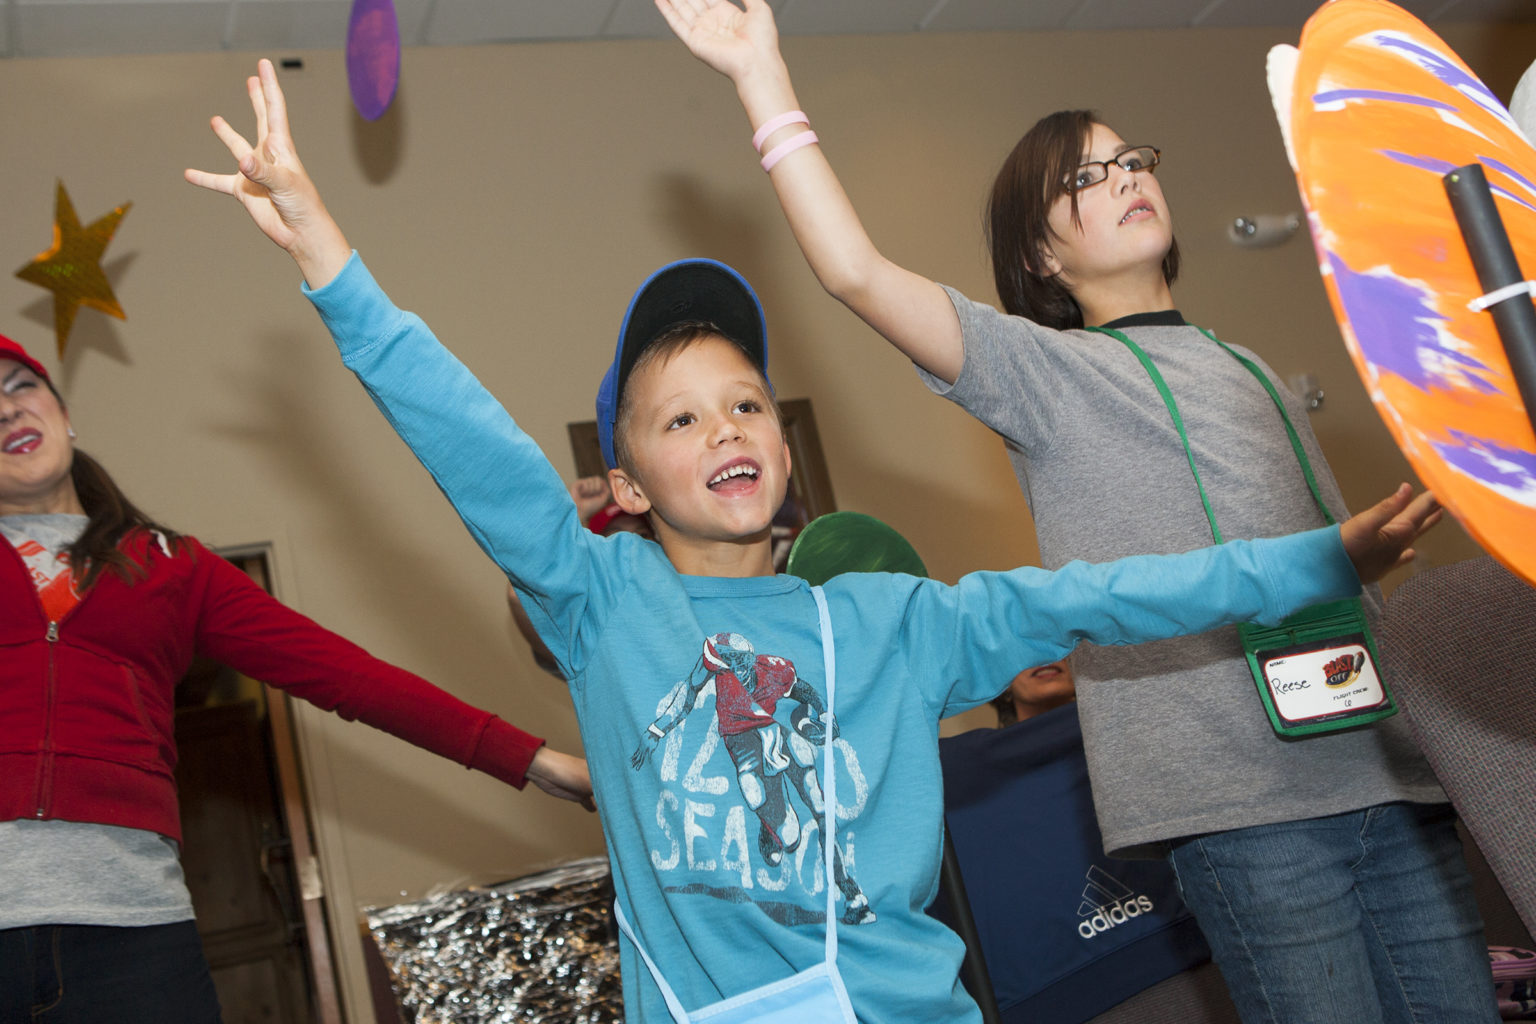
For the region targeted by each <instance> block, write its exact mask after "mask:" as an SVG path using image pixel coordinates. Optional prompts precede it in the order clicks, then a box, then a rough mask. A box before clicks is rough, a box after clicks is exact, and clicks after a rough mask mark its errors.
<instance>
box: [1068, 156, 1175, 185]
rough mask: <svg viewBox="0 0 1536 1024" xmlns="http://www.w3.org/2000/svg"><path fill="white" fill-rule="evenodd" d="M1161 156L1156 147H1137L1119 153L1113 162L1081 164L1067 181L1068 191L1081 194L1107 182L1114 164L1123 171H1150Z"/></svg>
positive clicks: (1100, 161)
mask: <svg viewBox="0 0 1536 1024" xmlns="http://www.w3.org/2000/svg"><path fill="white" fill-rule="evenodd" d="M1161 154H1162V150H1160V149H1158V148H1157V147H1156V146H1136V147H1133V148H1131V149H1127V150H1126V151H1125V152H1123V153H1117V154H1116V155H1115V157H1114V158H1113V159H1111V160H1090V161H1088V162H1087V163H1085V164H1079V165H1078V168H1077V170H1076V171H1074V172H1073V174H1072V177H1071V178H1069V179H1068V180H1067V191H1068V192H1081V191H1082V190H1083V189H1085V188H1092V187H1093V186H1095V185H1097V184H1098V183H1099V182H1101V181H1103V180H1105V179H1106V178H1108V177H1109V165H1110V164H1114V165H1115V166H1116V167H1119V168H1120V169H1121V170H1123V171H1132V172H1134V171H1150V170H1151V169H1152V168H1154V167H1156V166H1157V160H1158V157H1159V156H1160V155H1161Z"/></svg>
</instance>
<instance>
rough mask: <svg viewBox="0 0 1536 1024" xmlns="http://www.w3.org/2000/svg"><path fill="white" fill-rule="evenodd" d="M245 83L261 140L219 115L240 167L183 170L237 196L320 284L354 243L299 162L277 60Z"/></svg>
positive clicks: (264, 63) (313, 283)
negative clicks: (216, 171)
mask: <svg viewBox="0 0 1536 1024" xmlns="http://www.w3.org/2000/svg"><path fill="white" fill-rule="evenodd" d="M245 84H246V91H247V92H249V93H250V96H251V106H252V108H254V110H255V111H256V144H255V145H254V146H253V145H251V144H250V143H249V142H247V141H246V140H245V137H244V136H242V135H241V134H240V133H239V132H237V131H235V130H234V129H233V128H232V127H230V125H229V122H228V121H226V120H224V119H223V118H222V117H214V118H213V121H212V125H213V131H214V134H215V135H217V136H218V137H219V139H220V140H221V141H222V142H223V143H224V145H225V146H227V147H228V148H229V152H230V155H231V156H233V157H234V158H235V163H236V165H237V167H238V168H239V169H238V170H237V171H236V172H235V173H233V174H213V173H211V172H209V171H197V170H193V169H191V168H188V169H187V170H186V171H185V172H184V175H185V177H186V179H187V181H189V182H191V183H192V184H194V185H197V186H199V187H201V188H206V189H209V190H211V191H213V192H222V193H224V194H225V195H228V196H234V197H235V199H237V200H238V201H239V202H240V205H241V206H244V207H245V211H246V212H247V213H249V214H250V215H251V220H253V221H255V222H256V226H257V227H259V228H260V229H261V230H262V233H263V234H265V235H266V236H267V237H268V238H270V239H272V241H274V242H276V243H277V244H278V245H279V246H280V247H281V248H282V249H283V250H284V251H285V252H287V253H288V255H290V256H292V257H293V259H294V261H295V262H296V263H298V265H299V269H300V271H302V272H303V274H304V279H305V280H306V281H307V282H309V286H310V287H311V288H319V287H321V286H322V285H324V284H325V283H327V282H328V281H330V280H331V278H333V277H335V276H336V274H337V273H339V272H340V271H341V268H342V267H343V266H345V265H346V262H347V258H348V257H349V256H350V255H351V253H352V248H351V246H350V245H348V244H347V240H346V237H345V236H344V235H343V234H342V233H341V228H340V227H338V226H337V225H336V222H335V221H334V220H332V219H331V215H330V213H328V212H327V211H326V209H325V203H323V202H322V201H321V199H320V193H319V191H318V190H317V189H316V188H315V183H314V182H313V181H311V180H310V178H309V174H308V173H307V172H306V171H305V170H304V165H303V164H301V163H300V162H299V154H298V151H297V150H296V149H295V148H294V145H293V136H292V135H291V134H289V131H288V107H287V104H286V103H285V102H284V100H283V90H282V88H281V87H280V86H279V85H278V84H277V72H276V71H274V70H273V69H272V62H271V61H269V60H267V59H265V58H263V59H262V60H261V61H260V62H258V64H257V66H256V74H255V75H254V76H252V77H251V78H248V79H246V83H245Z"/></svg>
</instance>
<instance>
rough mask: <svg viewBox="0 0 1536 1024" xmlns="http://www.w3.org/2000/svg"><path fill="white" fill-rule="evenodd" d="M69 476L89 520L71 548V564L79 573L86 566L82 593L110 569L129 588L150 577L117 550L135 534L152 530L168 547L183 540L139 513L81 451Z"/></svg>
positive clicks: (78, 451)
mask: <svg viewBox="0 0 1536 1024" xmlns="http://www.w3.org/2000/svg"><path fill="white" fill-rule="evenodd" d="M69 475H70V477H71V479H73V481H74V484H75V493H76V494H77V495H78V496H79V498H80V505H81V507H83V508H84V509H85V514H86V515H87V516H89V517H90V522H89V523H87V524H86V526H85V532H84V533H82V534H81V535H80V537H79V539H78V540H76V541H75V542H74V543H73V544H71V545H70V546H69V564H70V565H71V566H74V567H76V569H78V568H79V567H80V566H85V578H84V579H83V580H82V581H81V582H80V584H79V589H80V590H82V591H84V590H85V589H86V588H87V587H89V586H90V585H91V584H92V583H95V582H96V578H97V577H98V576H100V575H101V573H102V570H104V569H106V568H108V567H111V569H112V571H113V572H115V573H117V575H118V577H119V578H120V579H122V580H123V582H125V583H129V584H131V583H133V582H134V580H135V579H143V578H144V577H146V576H148V575H149V570H148V569H146V568H145V567H144V566H142V565H140V564H139V563H138V562H135V561H134V560H133V559H132V558H129V557H128V555H127V554H125V553H124V552H123V550H122V549H121V548H119V547H118V546H117V545H118V541H120V540H122V539H123V537H124V536H125V535H126V534H128V533H130V532H132V531H133V530H152V531H154V532H156V533H158V534H160V535H161V536H163V537H164V538H165V542H166V544H167V546H169V545H171V544H173V543H175V542H177V541H179V540H180V534H178V533H176V531H174V530H169V529H166V528H165V527H164V526H161V525H160V524H159V523H157V522H155V521H154V520H153V519H151V518H149V517H148V516H146V515H145V514H144V513H143V512H141V511H139V509H138V507H137V506H135V505H134V503H133V502H131V501H129V500H128V497H127V495H125V494H124V493H123V492H122V491H121V490H120V489H119V488H118V486H117V483H116V482H115V481H113V479H112V477H111V475H110V474H109V473H108V472H107V471H106V470H105V469H103V468H102V465H101V463H99V462H97V461H96V460H95V459H93V458H91V457H90V456H89V455H87V454H85V452H82V451H80V450H79V449H78V448H77V449H75V461H74V465H72V466H71V467H70V470H69Z"/></svg>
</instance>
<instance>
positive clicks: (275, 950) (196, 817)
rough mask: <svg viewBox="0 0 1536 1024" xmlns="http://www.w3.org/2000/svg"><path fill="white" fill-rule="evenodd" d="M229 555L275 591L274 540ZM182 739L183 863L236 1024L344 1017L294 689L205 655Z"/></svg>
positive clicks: (184, 702) (182, 712) (227, 1013)
mask: <svg viewBox="0 0 1536 1024" xmlns="http://www.w3.org/2000/svg"><path fill="white" fill-rule="evenodd" d="M218 553H219V554H220V555H221V556H223V557H224V558H226V559H227V560H228V561H230V562H231V563H233V564H234V565H235V566H236V567H237V568H239V569H240V570H241V571H243V572H244V573H245V574H246V575H248V576H250V577H251V579H252V580H254V581H255V582H256V584H257V585H258V586H260V587H261V588H262V589H263V590H266V591H267V592H268V593H271V590H272V586H271V580H272V572H271V568H272V566H271V552H270V549H269V548H267V547H266V546H264V545H263V546H258V547H251V548H241V549H238V550H233V549H230V550H223V551H220V552H218ZM176 745H177V748H178V750H179V752H180V756H179V760H178V762H177V766H176V783H177V787H178V788H179V790H180V794H181V819H182V832H183V844H182V856H181V862H182V869H183V871H184V873H185V875H186V880H187V888H188V889H189V890H190V891H191V894H192V907H193V909H194V911H195V912H196V914H197V929H198V933H199V934H200V935H201V937H202V940H203V949H204V951H205V952H206V954H207V957H208V965H209V968H210V970H211V971H212V974H213V981H214V985H215V987H216V988H217V989H218V993H219V1002H220V1004H221V1005H222V1007H223V1012H224V1021H225V1024H340V1022H341V1019H342V1018H341V1009H340V1002H339V997H338V993H337V986H336V979H335V972H334V969H333V967H332V961H331V956H330V947H329V939H328V935H327V932H326V925H325V899H324V892H323V887H322V886H321V884H320V874H319V868H318V861H317V860H316V859H315V856H314V844H313V841H312V838H311V833H310V828H309V819H308V815H307V812H306V809H305V803H304V791H303V786H302V782H301V776H300V770H299V762H298V756H297V749H296V745H295V743H294V738H293V729H292V724H291V719H290V717H289V708H288V698H287V696H286V695H284V694H282V693H280V692H277V691H274V690H271V689H269V688H267V687H266V686H263V685H262V684H260V683H258V682H256V681H255V680H253V679H250V678H248V677H246V676H242V675H240V674H239V673H237V672H235V671H234V670H233V669H230V668H228V667H227V666H225V665H221V664H219V663H217V662H214V661H211V660H201V659H200V660H199V661H198V662H197V663H196V664H194V665H193V667H192V669H191V671H190V672H188V674H187V676H186V678H185V679H183V680H182V682H181V683H180V685H179V686H178V687H177V692H176Z"/></svg>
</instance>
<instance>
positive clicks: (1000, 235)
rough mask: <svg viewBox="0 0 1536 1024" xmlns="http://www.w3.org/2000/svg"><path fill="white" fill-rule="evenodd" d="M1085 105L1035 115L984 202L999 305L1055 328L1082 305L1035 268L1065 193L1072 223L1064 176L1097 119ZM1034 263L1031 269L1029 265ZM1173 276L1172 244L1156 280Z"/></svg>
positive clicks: (1070, 323) (1073, 319)
mask: <svg viewBox="0 0 1536 1024" xmlns="http://www.w3.org/2000/svg"><path fill="white" fill-rule="evenodd" d="M1102 123H1103V122H1102V121H1100V120H1099V118H1098V116H1097V115H1096V114H1094V112H1093V111H1091V110H1058V111H1057V112H1056V113H1054V114H1050V115H1048V116H1046V117H1042V118H1041V119H1040V120H1039V121H1037V122H1035V126H1034V127H1033V128H1031V129H1030V130H1029V131H1027V132H1025V133H1024V137H1023V138H1021V139H1020V140H1019V141H1018V144H1017V145H1015V146H1014V147H1013V152H1011V153H1009V154H1008V158H1007V159H1006V160H1004V161H1003V166H1002V168H1001V169H999V170H998V172H997V178H996V179H994V180H993V182H992V195H991V196H990V198H988V200H987V220H986V229H987V231H986V234H987V246H988V248H990V249H991V250H992V278H993V280H994V282H995V283H996V285H997V296H998V298H999V299H1000V300H1001V301H1002V304H1003V310H1004V311H1005V312H1007V313H1011V314H1013V315H1014V316H1022V317H1027V318H1028V319H1030V320H1033V321H1034V322H1035V323H1037V324H1040V325H1042V326H1045V327H1054V328H1056V329H1058V330H1067V329H1069V328H1073V327H1081V326H1083V311H1082V310H1081V309H1079V308H1078V305H1077V301H1076V300H1075V299H1073V298H1072V293H1071V292H1069V291H1067V289H1066V287H1065V286H1064V285H1063V284H1062V283H1061V282H1060V281H1059V280H1057V279H1056V276H1055V275H1050V276H1045V275H1042V274H1040V273H1037V271H1038V270H1039V269H1040V268H1041V267H1043V265H1044V262H1045V255H1046V253H1047V252H1049V251H1050V246H1051V238H1052V234H1051V228H1050V224H1049V221H1048V218H1049V216H1050V212H1051V207H1052V206H1053V205H1054V204H1055V202H1056V200H1057V199H1058V198H1059V197H1061V196H1063V195H1071V196H1072V223H1073V224H1078V223H1079V218H1078V212H1077V196H1076V195H1075V194H1072V193H1069V192H1068V191H1067V182H1068V181H1070V180H1071V179H1072V174H1073V172H1075V171H1076V170H1077V165H1078V164H1079V163H1080V162H1081V161H1082V154H1083V147H1084V146H1085V144H1086V143H1087V141H1088V138H1089V136H1090V135H1092V134H1093V126H1094V125H1096V124H1102ZM1032 268H1033V269H1032ZM1178 276H1179V243H1178V242H1177V241H1175V242H1174V243H1173V244H1172V245H1171V246H1169V248H1168V254H1167V255H1166V256H1164V257H1163V278H1164V279H1165V280H1167V282H1168V283H1169V284H1173V282H1174V280H1175V279H1176V278H1177V277H1178Z"/></svg>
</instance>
